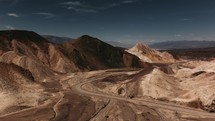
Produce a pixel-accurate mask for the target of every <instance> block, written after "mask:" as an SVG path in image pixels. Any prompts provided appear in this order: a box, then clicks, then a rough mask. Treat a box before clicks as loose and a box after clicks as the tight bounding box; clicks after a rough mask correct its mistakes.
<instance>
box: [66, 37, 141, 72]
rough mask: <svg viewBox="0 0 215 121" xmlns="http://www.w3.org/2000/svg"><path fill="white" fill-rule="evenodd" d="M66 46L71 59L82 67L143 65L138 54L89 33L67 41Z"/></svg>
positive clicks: (102, 67) (92, 68) (98, 67)
mask: <svg viewBox="0 0 215 121" xmlns="http://www.w3.org/2000/svg"><path fill="white" fill-rule="evenodd" d="M64 47H65V50H66V52H68V55H69V57H70V59H71V60H73V62H74V63H75V64H76V65H79V66H80V68H84V67H87V69H89V70H94V69H107V68H121V67H141V66H142V63H141V62H140V61H139V59H138V58H137V57H136V56H134V55H132V54H129V53H127V52H125V51H124V50H123V49H121V48H116V47H113V46H111V45H109V44H107V43H105V42H103V41H101V40H99V39H97V38H93V37H90V36H88V35H84V36H82V37H80V38H78V39H75V40H72V41H69V42H66V43H64Z"/></svg>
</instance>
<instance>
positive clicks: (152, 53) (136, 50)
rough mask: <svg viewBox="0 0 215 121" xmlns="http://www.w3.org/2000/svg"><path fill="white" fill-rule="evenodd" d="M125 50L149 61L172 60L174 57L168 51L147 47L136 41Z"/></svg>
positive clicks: (162, 61) (163, 61)
mask: <svg viewBox="0 0 215 121" xmlns="http://www.w3.org/2000/svg"><path fill="white" fill-rule="evenodd" d="M126 51H127V52H129V53H131V54H133V55H136V56H137V57H139V58H140V59H141V60H142V61H143V62H149V63H165V62H174V61H175V59H174V58H173V56H172V55H171V54H169V53H168V52H159V51H157V50H154V49H151V48H149V47H148V46H147V45H145V44H143V43H137V44H136V45H135V46H134V47H132V48H130V49H128V50H126Z"/></svg>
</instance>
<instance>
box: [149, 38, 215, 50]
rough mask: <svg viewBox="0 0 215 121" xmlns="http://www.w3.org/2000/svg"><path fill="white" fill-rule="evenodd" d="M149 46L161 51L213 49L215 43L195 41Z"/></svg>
mask: <svg viewBox="0 0 215 121" xmlns="http://www.w3.org/2000/svg"><path fill="white" fill-rule="evenodd" d="M149 46H150V47H151V48H155V49H163V50H171V49H192V48H207V47H215V41H197V40H189V41H188V40H181V41H166V42H159V43H153V44H151V45H149Z"/></svg>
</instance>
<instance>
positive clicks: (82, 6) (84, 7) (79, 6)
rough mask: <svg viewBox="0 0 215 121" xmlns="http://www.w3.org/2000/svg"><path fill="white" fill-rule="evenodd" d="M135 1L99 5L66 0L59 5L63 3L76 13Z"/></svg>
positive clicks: (124, 0)
mask: <svg viewBox="0 0 215 121" xmlns="http://www.w3.org/2000/svg"><path fill="white" fill-rule="evenodd" d="M137 1H139V0H120V1H119V2H114V3H106V4H105V5H101V6H92V5H89V4H86V3H83V2H81V1H68V2H63V3H61V5H63V6H64V7H65V8H67V9H68V10H73V11H76V12H78V13H97V12H99V11H100V10H105V9H108V8H112V7H117V6H121V5H123V4H131V3H135V2H137Z"/></svg>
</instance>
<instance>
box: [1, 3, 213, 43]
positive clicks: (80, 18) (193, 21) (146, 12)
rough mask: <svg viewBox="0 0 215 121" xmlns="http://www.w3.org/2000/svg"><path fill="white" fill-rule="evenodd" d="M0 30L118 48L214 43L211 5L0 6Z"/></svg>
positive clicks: (46, 4)
mask: <svg viewBox="0 0 215 121" xmlns="http://www.w3.org/2000/svg"><path fill="white" fill-rule="evenodd" d="M0 8H1V11H0V29H1V30H5V29H24V30H32V31H35V32H37V33H39V34H50V35H57V36H66V37H72V38H76V37H79V36H81V35H84V34H88V35H91V36H95V37H98V38H100V39H102V40H105V41H121V42H124V43H134V42H137V41H143V42H147V43H150V42H159V41H166V40H215V0H43V1H40V0H0Z"/></svg>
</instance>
